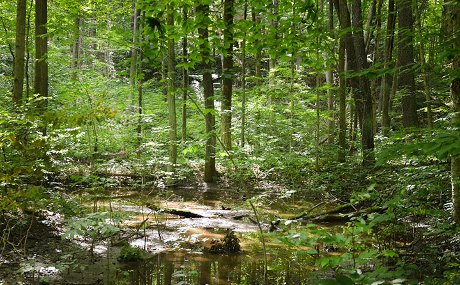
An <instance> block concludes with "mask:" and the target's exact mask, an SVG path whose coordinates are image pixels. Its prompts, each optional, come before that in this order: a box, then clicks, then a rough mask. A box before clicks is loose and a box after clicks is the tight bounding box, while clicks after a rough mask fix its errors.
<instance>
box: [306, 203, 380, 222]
mask: <svg viewBox="0 0 460 285" xmlns="http://www.w3.org/2000/svg"><path fill="white" fill-rule="evenodd" d="M386 209H387V208H386V207H381V206H372V207H368V208H365V209H362V210H359V211H354V212H348V213H331V212H326V213H321V214H318V215H315V216H313V217H307V218H303V219H302V221H306V222H312V223H346V222H349V221H351V220H352V219H354V218H358V217H364V216H366V215H369V214H372V213H378V214H382V213H384V212H385V211H386Z"/></svg>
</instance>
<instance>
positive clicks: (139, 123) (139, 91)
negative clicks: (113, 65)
mask: <svg viewBox="0 0 460 285" xmlns="http://www.w3.org/2000/svg"><path fill="white" fill-rule="evenodd" d="M139 17H140V19H139V31H142V29H143V21H144V19H145V12H143V13H142V14H141V15H139ZM143 40H144V39H143V36H142V34H141V33H140V34H139V43H142V42H143ZM138 57H139V58H138V70H137V76H136V78H137V150H138V152H137V157H138V158H140V155H141V152H140V151H141V145H142V113H143V104H144V103H143V101H144V86H143V80H144V74H142V60H143V57H144V53H143V52H142V50H141V51H140V52H139V54H138ZM139 73H140V74H139Z"/></svg>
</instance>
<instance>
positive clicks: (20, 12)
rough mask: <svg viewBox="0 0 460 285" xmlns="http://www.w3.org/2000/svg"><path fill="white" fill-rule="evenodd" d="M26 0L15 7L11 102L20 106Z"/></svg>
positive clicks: (22, 80)
mask: <svg viewBox="0 0 460 285" xmlns="http://www.w3.org/2000/svg"><path fill="white" fill-rule="evenodd" d="M26 10H27V9H26V0H18V2H17V6H16V41H15V52H14V84H13V102H14V103H15V104H16V105H17V106H19V105H21V101H22V97H23V92H24V56H25V50H26V12H27V11H26Z"/></svg>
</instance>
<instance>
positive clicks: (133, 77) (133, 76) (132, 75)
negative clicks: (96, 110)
mask: <svg viewBox="0 0 460 285" xmlns="http://www.w3.org/2000/svg"><path fill="white" fill-rule="evenodd" d="M132 9H133V26H132V31H133V38H132V46H131V67H130V70H129V85H130V86H131V92H130V93H129V97H128V102H127V104H128V108H127V109H128V110H129V112H131V111H132V110H131V105H132V104H133V98H134V93H135V90H136V81H137V67H138V64H137V58H138V53H137V50H138V46H139V35H138V34H139V31H138V28H139V23H138V20H139V12H140V11H139V10H138V9H137V1H136V0H134V1H133V7H132Z"/></svg>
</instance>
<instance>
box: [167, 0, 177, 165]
mask: <svg viewBox="0 0 460 285" xmlns="http://www.w3.org/2000/svg"><path fill="white" fill-rule="evenodd" d="M167 9H168V19H167V22H168V31H169V34H168V98H167V100H168V118H169V164H168V166H169V167H168V171H169V172H174V170H175V165H176V162H177V124H176V97H175V96H176V90H175V89H176V87H175V77H176V66H175V62H176V54H175V46H174V38H173V35H172V33H173V29H174V9H173V6H172V5H171V4H169V5H168V8H167Z"/></svg>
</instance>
